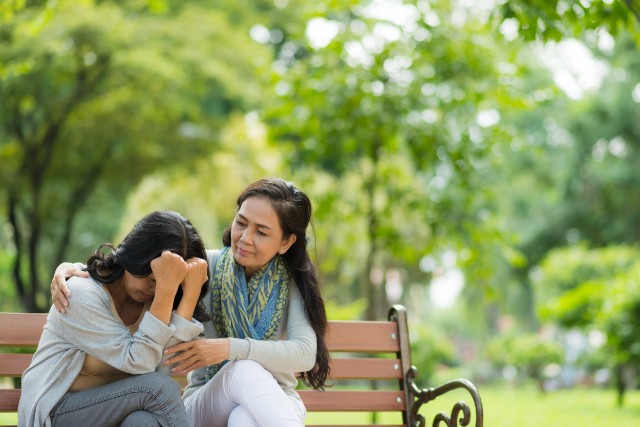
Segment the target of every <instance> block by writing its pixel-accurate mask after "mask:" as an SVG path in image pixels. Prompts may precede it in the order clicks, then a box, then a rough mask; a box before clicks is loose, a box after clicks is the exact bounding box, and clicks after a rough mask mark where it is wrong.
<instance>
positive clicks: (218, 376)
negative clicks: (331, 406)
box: [52, 178, 329, 427]
mask: <svg viewBox="0 0 640 427" xmlns="http://www.w3.org/2000/svg"><path fill="white" fill-rule="evenodd" d="M311 215H312V209H311V202H310V200H309V198H308V197H307V196H306V194H304V193H303V192H302V191H300V190H299V189H297V188H296V187H295V186H293V185H292V184H291V183H289V182H287V181H284V180H281V179H277V178H276V179H262V180H259V181H256V182H254V183H253V184H251V185H249V186H248V187H247V188H246V189H245V190H244V191H243V192H242V193H241V194H240V196H239V197H238V200H237V212H236V216H235V218H234V220H233V223H232V224H231V225H230V227H228V228H227V230H225V232H224V235H223V245H224V247H223V248H222V249H220V250H214V251H207V256H208V263H209V277H210V280H209V284H210V293H209V294H208V295H207V296H205V299H204V301H205V306H206V309H207V310H208V312H209V313H210V315H211V317H212V321H211V322H207V323H206V324H205V325H204V327H205V336H206V338H205V339H200V340H195V341H191V342H189V343H182V344H178V345H176V346H174V347H171V348H169V349H168V350H167V354H169V355H172V357H171V358H169V359H168V360H167V361H166V363H167V364H169V365H171V366H173V369H172V370H173V372H175V373H178V374H179V373H185V372H190V373H189V375H188V385H187V387H186V388H185V391H184V395H183V399H184V404H185V407H186V410H187V414H188V415H189V416H190V418H191V420H192V422H193V423H194V426H195V427H204V426H207V427H219V426H220V427H222V426H270V427H287V426H304V419H305V414H306V410H305V408H304V404H303V403H302V400H301V399H300V397H299V396H298V394H297V393H296V391H295V388H296V385H297V377H296V375H297V374H298V373H299V374H300V378H301V379H302V380H303V382H304V383H305V384H306V385H308V386H309V387H311V388H314V389H322V388H323V386H324V384H325V381H326V379H327V377H328V374H329V352H328V350H327V347H326V343H325V341H324V336H325V332H326V327H327V317H326V312H325V308H324V301H323V299H322V296H321V294H320V289H319V285H318V278H317V275H316V271H315V267H314V265H313V264H312V262H311V260H310V258H309V253H308V250H307V234H306V229H307V227H308V226H309V224H310V222H311ZM59 270H60V271H59V272H58V273H59V274H57V275H56V279H54V286H52V288H53V290H52V292H53V293H54V300H55V301H56V306H57V307H58V308H59V309H64V306H63V304H64V303H65V302H66V300H65V298H64V296H63V294H64V291H65V289H64V286H63V285H62V284H63V282H64V280H63V277H64V275H65V274H68V271H63V270H64V269H59ZM58 284H60V286H62V288H61V290H62V291H63V292H56V291H57V286H58Z"/></svg>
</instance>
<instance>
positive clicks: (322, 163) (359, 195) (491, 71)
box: [268, 1, 525, 319]
mask: <svg viewBox="0 0 640 427" xmlns="http://www.w3.org/2000/svg"><path fill="white" fill-rule="evenodd" d="M329 4H330V5H331V6H333V8H331V9H330V10H331V13H330V14H325V13H323V12H322V11H324V10H328V9H329V6H328V5H329ZM394 7H395V8H396V9H395V12H397V13H395V12H394V13H387V12H389V11H388V10H386V11H385V10H382V9H377V8H376V4H375V2H368V1H361V2H356V1H354V2H349V3H345V4H341V5H340V6H337V5H335V3H334V2H327V3H322V2H320V3H317V6H316V10H315V13H314V12H313V11H312V13H311V15H310V19H309V20H308V31H307V34H308V37H307V38H306V39H305V38H303V37H302V36H301V35H300V36H298V38H297V39H293V38H292V40H290V45H289V47H288V48H287V49H282V51H281V52H280V56H279V57H278V59H277V61H276V71H277V75H276V82H275V89H276V92H277V93H278V94H279V95H280V101H279V103H278V104H277V106H276V107H275V108H274V109H273V110H271V111H270V113H269V114H268V123H269V124H270V129H271V130H272V134H271V135H272V136H271V137H272V139H273V141H274V142H275V143H279V144H280V143H282V142H287V143H289V144H290V146H291V147H292V148H293V153H294V154H293V158H292V161H291V163H292V164H293V166H294V167H307V166H308V165H310V164H314V165H318V166H319V168H320V169H321V170H322V171H325V172H327V173H328V174H330V175H331V176H335V177H337V178H338V179H340V178H342V179H344V180H345V181H350V182H352V183H355V184H354V186H353V187H349V188H331V187H330V188H329V189H334V190H335V191H340V192H341V194H342V195H345V191H349V194H346V195H345V197H348V198H350V204H351V207H350V210H349V220H350V223H355V224H361V226H360V227H359V228H357V229H356V230H354V231H355V232H359V235H358V237H359V238H360V242H357V240H355V238H354V240H353V241H352V242H354V243H353V246H351V247H354V246H356V247H358V246H361V245H365V246H366V249H365V257H364V259H365V261H364V263H363V265H360V266H358V271H359V272H360V274H359V275H360V277H361V278H362V281H363V284H362V285H363V286H361V291H360V292H361V294H364V295H367V301H368V305H367V313H366V317H367V318H370V319H374V318H381V317H382V316H383V314H382V313H383V308H384V307H385V306H386V301H385V295H384V293H383V290H382V288H381V286H380V285H379V284H378V283H376V282H375V281H374V280H371V277H372V273H374V272H375V271H376V270H381V271H382V272H385V271H387V270H389V269H392V268H397V267H401V268H402V269H403V270H406V271H408V272H409V275H411V274H416V272H417V270H418V261H419V259H420V258H421V257H422V256H423V255H425V254H427V253H435V254H437V253H438V251H442V252H444V251H445V250H448V249H453V250H455V251H458V250H462V249H463V248H464V250H465V251H467V252H468V253H471V254H473V255H469V256H468V258H472V257H473V256H475V255H477V253H478V252H475V251H474V249H476V248H478V247H479V244H478V243H479V242H478V241H477V240H475V239H476V238H478V237H480V236H479V235H478V234H477V233H475V231H476V230H478V228H479V223H482V224H483V225H484V226H486V225H488V224H487V223H484V222H483V221H482V219H480V218H479V217H480V215H482V214H481V210H482V207H481V206H480V205H479V204H478V203H477V202H478V200H479V197H478V195H479V194H481V193H483V191H485V189H484V187H483V183H482V182H481V181H482V180H481V177H479V176H478V175H477V174H476V173H477V171H478V170H480V169H482V165H483V163H484V164H485V166H486V164H488V163H490V160H489V158H490V154H491V153H492V150H493V149H494V147H495V146H496V145H499V144H500V143H506V141H508V140H509V139H510V136H509V135H508V131H507V130H506V128H505V127H503V126H500V114H501V111H502V109H503V108H504V109H514V108H523V107H524V106H525V105H524V103H523V102H522V101H521V99H520V96H521V95H522V94H521V93H520V92H519V91H518V89H517V88H516V85H517V84H516V83H513V82H514V81H517V80H518V75H517V74H518V73H519V72H520V71H519V67H521V65H518V64H519V62H518V59H517V56H516V53H515V50H514V49H509V48H508V47H507V46H506V45H504V44H501V42H500V39H496V38H495V34H494V33H492V32H491V30H490V29H489V28H488V27H487V26H486V22H487V21H486V19H483V15H482V14H480V15H478V16H476V15H475V14H474V13H473V12H472V11H470V10H465V9H463V8H454V7H453V6H451V5H450V3H449V2H433V3H429V4H427V3H426V2H402V3H401V4H396V5H394ZM456 17H458V18H459V19H456ZM314 29H315V30H316V32H315V33H314ZM314 34H315V35H318V34H320V35H323V36H327V35H329V37H328V38H327V39H324V40H323V39H322V38H318V39H314ZM331 36H333V37H331ZM503 63H508V64H511V65H510V67H501V66H500V65H501V64H503ZM497 81H502V82H503V83H502V84H498V83H497ZM335 199H336V198H335V197H334V198H330V197H328V198H327V199H326V202H327V203H333V202H334V201H335ZM330 206H333V205H330ZM326 211H327V212H329V211H333V209H332V208H331V207H329V208H326ZM485 230H486V231H487V233H486V234H485V235H484V238H489V239H490V238H491V236H497V234H492V230H491V228H490V227H487V228H486V229H485ZM487 236H489V237H487ZM363 237H364V238H363ZM351 247H350V248H351ZM436 248H437V249H436ZM348 258H349V257H348V255H346V258H345V261H346V262H349V260H348ZM463 262H464V261H463ZM342 265H343V268H344V264H342ZM336 268H340V265H336ZM422 274H423V277H424V273H422ZM373 276H374V277H375V274H373ZM481 280H482V279H479V280H478V281H477V282H476V281H475V280H474V284H477V283H478V282H481Z"/></svg>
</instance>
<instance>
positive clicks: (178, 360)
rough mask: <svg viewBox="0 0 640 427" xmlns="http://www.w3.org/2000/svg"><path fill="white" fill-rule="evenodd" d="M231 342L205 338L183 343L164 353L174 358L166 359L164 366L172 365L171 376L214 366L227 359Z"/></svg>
mask: <svg viewBox="0 0 640 427" xmlns="http://www.w3.org/2000/svg"><path fill="white" fill-rule="evenodd" d="M230 348H231V341H230V340H229V338H207V339H200V340H193V341H187V342H183V343H180V344H177V345H174V346H172V347H169V348H168V349H166V350H165V351H164V353H165V354H174V353H177V354H176V355H175V356H173V357H171V358H169V359H167V360H166V361H165V362H164V364H165V365H173V366H172V369H171V373H172V374H177V375H186V374H187V373H188V372H191V371H193V370H195V369H198V368H204V367H205V366H209V365H215V364H216V363H220V362H224V361H225V360H227V359H228V358H229V350H230Z"/></svg>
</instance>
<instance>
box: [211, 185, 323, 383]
mask: <svg viewBox="0 0 640 427" xmlns="http://www.w3.org/2000/svg"><path fill="white" fill-rule="evenodd" d="M250 197H264V198H266V199H268V200H269V201H270V202H271V205H272V206H273V208H274V210H275V211H276V214H277V215H278V219H279V221H280V227H281V228H282V232H283V237H284V238H287V237H289V236H290V235H291V234H294V235H295V236H296V240H295V242H294V243H293V245H292V246H291V247H290V248H289V250H287V252H285V253H284V254H283V258H284V260H285V262H286V264H287V266H288V268H289V272H290V273H291V275H292V277H293V280H294V281H295V283H296V285H297V287H298V289H299V290H300V294H301V295H302V299H303V301H304V307H305V311H306V313H307V317H308V318H309V322H310V323H311V327H312V328H313V330H314V331H315V333H316V340H317V344H318V347H317V352H316V364H315V366H314V367H313V368H312V369H311V370H310V371H308V372H303V373H302V375H301V378H302V381H303V382H304V383H305V384H306V385H307V386H309V387H312V388H314V389H323V388H324V384H325V382H326V380H327V377H328V375H329V350H328V349H327V344H326V342H325V340H324V338H325V333H326V330H327V313H326V310H325V307H324V300H323V299H322V295H321V294H320V285H319V281H318V276H317V274H316V269H315V266H314V265H313V263H312V262H311V259H310V258H309V253H308V251H307V231H306V230H307V226H308V225H309V224H311V226H312V227H313V224H312V222H311V213H312V212H311V211H312V209H311V201H310V200H309V198H308V197H307V195H306V194H304V193H303V192H302V191H300V190H299V189H297V188H296V187H295V186H294V185H293V184H292V183H291V182H288V181H285V180H282V179H279V178H265V179H260V180H258V181H256V182H254V183H253V184H251V185H249V186H248V187H247V188H245V190H244V191H243V192H242V193H241V194H240V196H238V200H237V202H236V204H237V208H238V209H240V206H241V205H242V203H243V202H244V201H245V200H247V199H248V198H250ZM222 243H223V244H224V245H225V246H230V245H231V227H230V226H229V227H227V229H226V230H225V231H224V233H223V236H222Z"/></svg>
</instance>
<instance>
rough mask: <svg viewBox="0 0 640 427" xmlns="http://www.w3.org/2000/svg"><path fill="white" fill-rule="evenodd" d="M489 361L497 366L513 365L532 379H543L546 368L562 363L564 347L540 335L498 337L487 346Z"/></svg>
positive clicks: (522, 334) (523, 334)
mask: <svg viewBox="0 0 640 427" xmlns="http://www.w3.org/2000/svg"><path fill="white" fill-rule="evenodd" d="M487 354H488V356H489V359H490V360H491V361H493V362H494V363H495V364H496V365H497V366H508V365H512V366H515V367H517V368H518V369H520V370H521V372H524V373H525V374H526V375H528V376H529V377H530V378H533V379H536V380H541V379H543V370H544V368H545V366H547V365H549V364H552V363H560V362H561V361H562V355H563V350H562V347H561V346H560V345H559V344H557V343H555V342H553V341H550V340H545V339H543V338H542V337H541V336H539V335H538V334H532V333H520V334H504V335H498V336H496V337H494V338H492V340H491V341H490V342H489V344H488V345H487Z"/></svg>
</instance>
